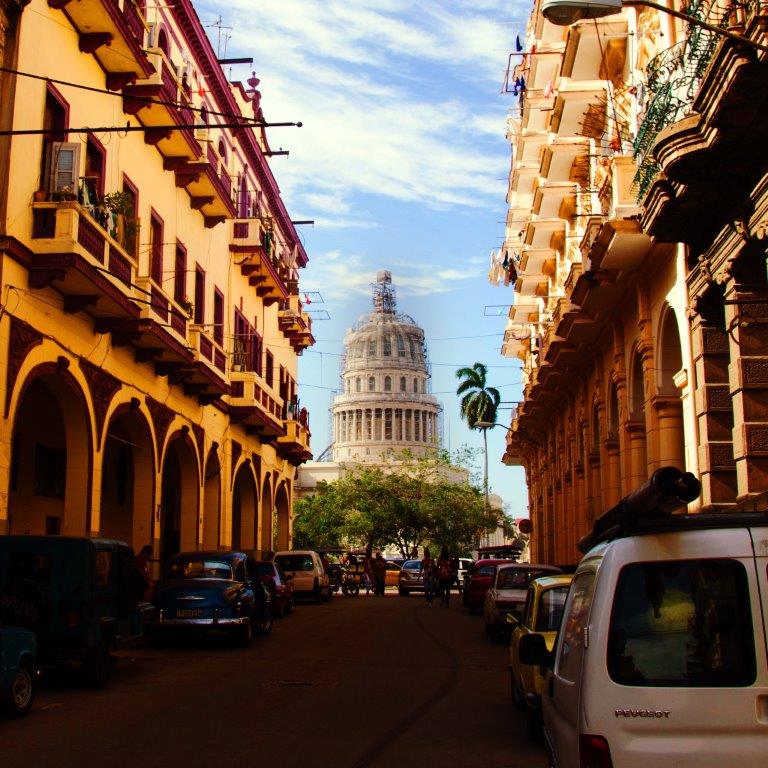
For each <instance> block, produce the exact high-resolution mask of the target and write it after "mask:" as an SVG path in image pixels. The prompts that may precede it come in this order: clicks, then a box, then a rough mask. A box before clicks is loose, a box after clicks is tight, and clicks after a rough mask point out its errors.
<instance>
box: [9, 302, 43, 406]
mask: <svg viewBox="0 0 768 768" xmlns="http://www.w3.org/2000/svg"><path fill="white" fill-rule="evenodd" d="M42 343H43V334H42V333H40V331H38V330H37V329H36V328H33V327H32V326H31V325H29V323H25V322H24V321H23V320H19V319H18V318H16V317H13V316H11V329H10V334H9V340H8V368H7V369H6V372H5V418H6V419H7V418H8V413H9V411H10V407H11V396H12V394H13V388H14V386H15V385H16V379H17V378H18V375H19V371H20V370H21V366H22V365H23V364H24V360H25V359H26V357H27V355H28V354H29V353H30V352H31V351H32V350H33V349H34V348H35V347H37V346H39V345H40V344H42Z"/></svg>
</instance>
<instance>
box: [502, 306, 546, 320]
mask: <svg viewBox="0 0 768 768" xmlns="http://www.w3.org/2000/svg"><path fill="white" fill-rule="evenodd" d="M539 311H540V310H539V305H538V304H537V303H534V302H527V303H526V302H517V303H515V304H513V305H512V306H511V307H510V308H509V313H508V315H507V317H508V318H509V319H510V320H512V321H513V322H515V323H537V322H539Z"/></svg>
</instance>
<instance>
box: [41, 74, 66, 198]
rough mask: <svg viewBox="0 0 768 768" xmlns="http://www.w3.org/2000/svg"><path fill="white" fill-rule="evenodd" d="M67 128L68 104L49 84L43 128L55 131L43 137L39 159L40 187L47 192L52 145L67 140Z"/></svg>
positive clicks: (50, 188)
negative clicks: (41, 152)
mask: <svg viewBox="0 0 768 768" xmlns="http://www.w3.org/2000/svg"><path fill="white" fill-rule="evenodd" d="M68 126H69V104H68V103H67V101H66V99H65V98H64V97H63V96H62V95H61V94H60V93H59V92H58V91H57V90H56V88H54V87H53V85H51V84H49V85H48V87H47V89H46V92H45V108H44V112H43V128H45V129H48V130H53V131H56V133H46V134H44V135H43V154H42V157H41V158H40V179H41V186H44V187H45V189H46V191H47V192H52V191H53V187H52V186H51V161H52V160H53V156H54V152H53V145H54V143H56V142H62V141H66V140H67V133H66V131H67V127H68Z"/></svg>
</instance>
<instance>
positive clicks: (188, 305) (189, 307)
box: [179, 297, 195, 320]
mask: <svg viewBox="0 0 768 768" xmlns="http://www.w3.org/2000/svg"><path fill="white" fill-rule="evenodd" d="M179 306H180V307H181V308H182V309H183V310H184V311H185V312H186V313H187V316H188V317H189V319H190V320H191V319H192V316H193V315H194V314H195V305H194V304H193V303H192V302H191V301H190V300H189V299H188V298H186V297H185V298H184V299H183V301H180V302H179Z"/></svg>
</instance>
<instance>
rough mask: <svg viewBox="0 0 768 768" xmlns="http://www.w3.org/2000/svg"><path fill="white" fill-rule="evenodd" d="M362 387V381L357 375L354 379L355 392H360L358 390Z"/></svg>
mask: <svg viewBox="0 0 768 768" xmlns="http://www.w3.org/2000/svg"><path fill="white" fill-rule="evenodd" d="M362 387H363V383H362V381H361V379H360V377H359V376H358V377H357V378H356V379H355V392H360V390H361V389H362Z"/></svg>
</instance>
